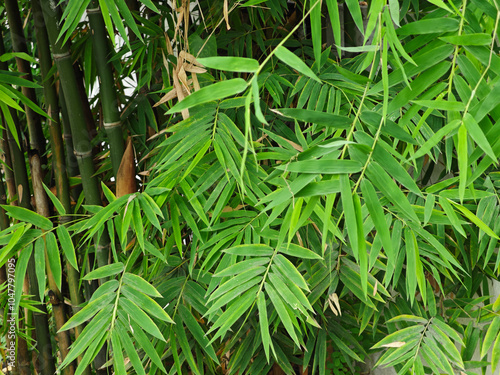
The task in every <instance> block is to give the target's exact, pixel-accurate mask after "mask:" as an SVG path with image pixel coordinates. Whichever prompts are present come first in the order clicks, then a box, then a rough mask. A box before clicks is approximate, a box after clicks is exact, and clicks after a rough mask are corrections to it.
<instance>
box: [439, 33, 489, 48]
mask: <svg viewBox="0 0 500 375" xmlns="http://www.w3.org/2000/svg"><path fill="white" fill-rule="evenodd" d="M439 39H441V40H442V41H443V42H446V43H450V44H455V45H457V46H489V45H490V44H491V35H490V34H484V33H475V34H464V35H450V36H442V37H440V38H439Z"/></svg>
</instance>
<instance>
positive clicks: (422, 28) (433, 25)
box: [397, 17, 460, 36]
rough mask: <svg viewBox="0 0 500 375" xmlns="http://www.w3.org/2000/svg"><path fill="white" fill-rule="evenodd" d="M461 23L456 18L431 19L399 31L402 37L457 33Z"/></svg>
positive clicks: (414, 23)
mask: <svg viewBox="0 0 500 375" xmlns="http://www.w3.org/2000/svg"><path fill="white" fill-rule="evenodd" d="M459 24H460V21H459V20H457V19H455V18H443V17H439V18H431V19H424V20H420V21H415V22H410V23H407V24H406V25H404V26H402V27H400V28H399V29H397V33H398V35H400V36H404V35H415V34H417V35H418V34H435V33H436V34H437V33H447V32H453V31H457V30H458V27H459Z"/></svg>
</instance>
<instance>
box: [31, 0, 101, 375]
mask: <svg viewBox="0 0 500 375" xmlns="http://www.w3.org/2000/svg"><path fill="white" fill-rule="evenodd" d="M40 4H41V6H42V12H43V17H44V20H45V25H46V29H47V33H48V36H49V40H50V44H51V46H52V55H53V57H54V61H55V63H56V66H57V70H58V72H59V81H60V84H61V86H62V88H63V90H64V99H65V102H66V107H67V111H68V114H69V120H70V126H71V134H72V136H73V148H74V153H75V156H76V159H77V161H78V167H79V170H80V175H81V179H82V186H83V192H84V194H85V200H86V203H87V204H91V205H101V204H102V202H101V197H100V193H99V186H98V181H97V178H96V177H95V175H94V173H95V169H94V162H93V156H92V145H91V142H90V135H89V132H88V130H87V124H86V118H85V108H84V106H83V104H82V101H81V98H80V95H79V93H78V91H77V88H78V82H77V78H76V74H75V71H74V68H73V64H72V59H71V53H70V50H69V46H68V45H67V44H62V40H61V39H60V40H58V37H59V32H60V29H59V21H60V11H59V8H57V7H54V6H53V5H54V4H55V3H54V2H53V1H51V0H42V1H41V2H40ZM109 249H110V241H109V236H108V234H107V231H106V230H104V231H103V233H102V235H101V237H100V240H99V242H98V243H95V252H96V259H97V265H98V266H99V267H101V266H104V265H107V264H108V257H109ZM105 363H106V350H105V349H104V350H101V351H100V352H99V354H98V356H97V357H96V359H95V361H94V364H95V366H96V369H97V373H99V374H103V373H107V369H101V366H103V365H104V364H105Z"/></svg>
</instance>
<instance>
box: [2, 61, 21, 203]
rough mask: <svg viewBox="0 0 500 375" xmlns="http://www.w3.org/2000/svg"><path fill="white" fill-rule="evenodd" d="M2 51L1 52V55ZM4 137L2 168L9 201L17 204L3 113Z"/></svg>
mask: <svg viewBox="0 0 500 375" xmlns="http://www.w3.org/2000/svg"><path fill="white" fill-rule="evenodd" d="M1 54H2V53H1V52H0V55H1ZM1 117H2V126H3V129H2V137H1V138H2V139H1V146H2V150H3V152H4V158H5V159H4V164H3V165H2V167H3V168H2V169H3V172H4V175H5V185H6V186H7V194H8V195H7V197H8V199H9V201H10V202H11V203H13V204H16V203H17V202H16V201H14V200H13V199H14V196H15V195H16V182H15V181H14V172H13V171H12V169H11V166H12V161H11V159H10V147H9V142H8V140H7V130H6V129H7V124H6V122H5V118H4V117H3V114H2V116H1Z"/></svg>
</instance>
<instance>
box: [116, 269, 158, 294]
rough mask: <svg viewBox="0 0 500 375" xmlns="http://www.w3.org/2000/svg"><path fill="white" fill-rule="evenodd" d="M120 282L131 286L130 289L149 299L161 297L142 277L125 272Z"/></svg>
mask: <svg viewBox="0 0 500 375" xmlns="http://www.w3.org/2000/svg"><path fill="white" fill-rule="evenodd" d="M122 281H123V282H124V283H125V284H127V285H128V286H131V287H132V288H134V289H136V290H137V291H139V292H141V293H144V294H147V295H149V296H151V297H156V298H161V297H162V295H161V294H160V293H158V291H157V290H156V288H155V287H154V286H153V285H151V284H150V283H148V282H147V281H146V280H144V279H143V278H142V277H140V276H138V275H135V274H133V273H129V272H125V273H124V274H123V279H122Z"/></svg>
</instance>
